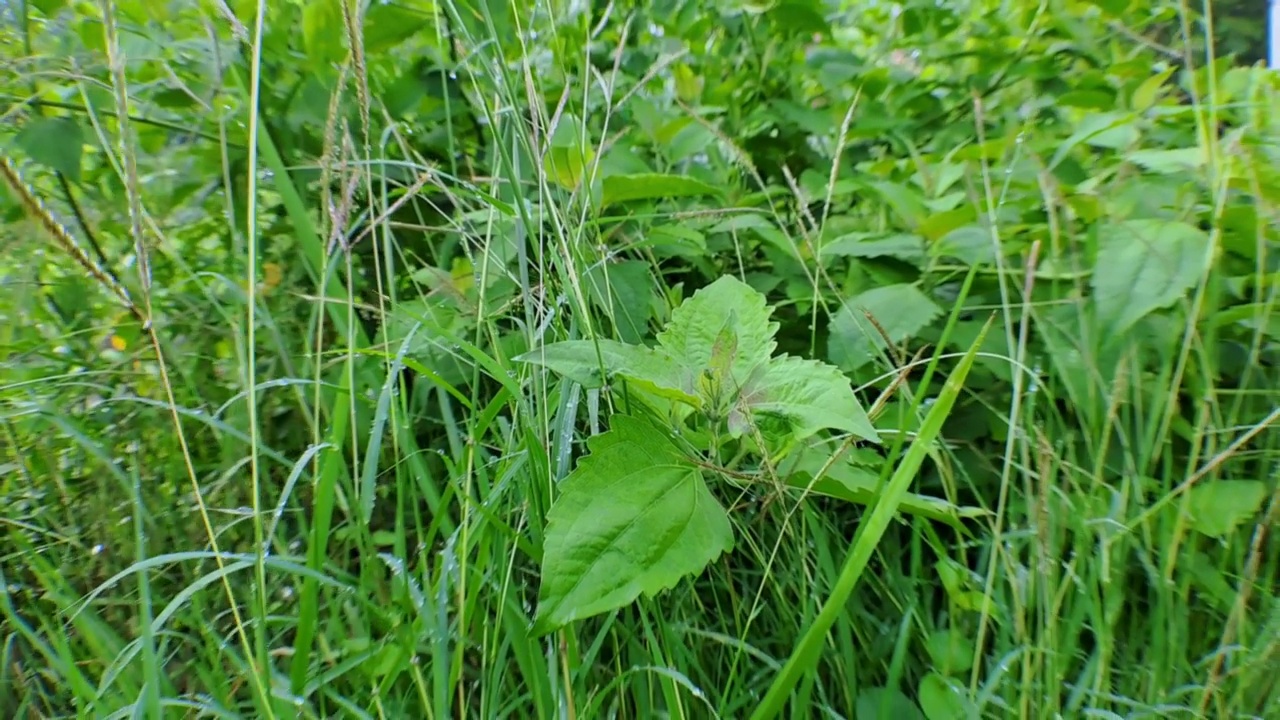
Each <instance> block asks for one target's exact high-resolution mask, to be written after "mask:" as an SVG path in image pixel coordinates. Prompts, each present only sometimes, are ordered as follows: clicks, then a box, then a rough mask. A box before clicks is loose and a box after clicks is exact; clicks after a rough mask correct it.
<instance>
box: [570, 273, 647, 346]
mask: <svg viewBox="0 0 1280 720" xmlns="http://www.w3.org/2000/svg"><path fill="white" fill-rule="evenodd" d="M584 280H585V282H584V283H583V284H584V285H585V286H586V288H587V290H588V294H589V295H590V296H591V300H592V301H593V302H594V303H595V305H596V306H597V307H599V308H600V309H601V310H603V311H604V312H605V314H606V315H608V316H609V318H610V319H611V320H612V321H613V327H614V329H615V331H616V332H617V334H618V336H619V337H620V338H621V339H622V340H623V341H624V342H628V343H633V344H635V343H639V342H640V340H641V338H642V337H644V335H645V334H646V333H647V332H648V327H649V320H650V318H651V317H652V316H653V278H652V277H651V276H650V273H649V263H647V262H644V261H643V260H624V261H622V262H618V263H609V264H603V263H602V264H598V265H595V266H593V267H592V268H591V269H590V270H588V271H587V272H586V274H585V275H584Z"/></svg>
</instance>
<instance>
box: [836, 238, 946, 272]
mask: <svg viewBox="0 0 1280 720" xmlns="http://www.w3.org/2000/svg"><path fill="white" fill-rule="evenodd" d="M822 254H823V255H824V256H825V255H843V256H846V257H893V258H898V259H899V260H905V261H907V262H909V263H914V264H916V265H919V264H921V263H922V262H923V261H924V239H923V238H921V237H920V236H919V235H908V234H905V233H900V234H897V235H888V236H883V235H877V234H873V233H852V234H849V235H843V236H841V237H838V238H836V239H835V240H832V241H831V243H830V244H827V245H824V246H823V248H822Z"/></svg>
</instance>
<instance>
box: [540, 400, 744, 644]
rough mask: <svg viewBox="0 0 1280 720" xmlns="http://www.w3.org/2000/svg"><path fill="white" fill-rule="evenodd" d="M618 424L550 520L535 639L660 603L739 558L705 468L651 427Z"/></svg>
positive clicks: (565, 488)
mask: <svg viewBox="0 0 1280 720" xmlns="http://www.w3.org/2000/svg"><path fill="white" fill-rule="evenodd" d="M611 422H612V429H611V430H610V431H609V432H608V433H605V434H604V435H603V436H600V437H599V438H593V439H592V440H590V441H588V445H589V446H590V447H591V450H592V452H591V454H590V455H588V456H587V457H586V458H584V459H583V460H582V461H581V462H580V463H579V464H578V467H577V468H576V469H575V470H574V471H573V472H572V473H570V475H569V476H568V477H567V478H565V479H564V482H563V483H562V484H561V487H560V490H561V492H560V497H559V499H558V500H557V501H556V503H555V504H554V505H553V506H552V508H551V512H550V513H548V516H547V538H546V543H545V545H544V551H543V558H542V586H541V588H540V591H539V598H538V610H537V615H536V619H535V623H534V628H533V632H534V633H535V634H538V635H542V634H545V633H548V632H551V631H552V630H555V629H556V628H559V627H562V626H564V625H566V624H568V623H570V622H573V621H574V620H577V619H581V618H585V617H590V616H593V615H598V614H600V613H603V612H608V611H609V610H613V609H615V608H619V607H622V606H623V605H626V604H628V603H630V602H632V601H633V600H635V599H636V598H637V597H639V596H640V595H641V594H642V593H643V594H645V595H650V596H651V595H654V594H657V593H658V592H660V591H662V590H664V589H667V588H670V587H672V586H674V585H675V584H676V582H678V581H679V580H680V579H681V578H684V577H685V576H688V575H691V574H694V573H698V572H701V571H702V570H703V569H704V568H705V567H706V566H707V564H708V563H710V562H712V561H713V560H715V559H716V558H717V557H719V556H720V554H721V553H725V552H729V551H731V550H732V549H733V528H732V526H731V525H730V524H729V516H728V514H727V513H726V512H725V510H724V508H723V507H721V505H720V503H719V502H717V501H716V499H715V497H714V496H712V494H711V492H710V490H709V489H708V488H707V486H706V483H705V482H704V481H703V479H702V472H701V470H700V469H699V468H698V466H696V465H694V464H692V463H690V462H689V461H687V460H686V459H685V458H684V456H683V455H682V454H681V452H680V449H679V448H678V447H676V446H675V445H674V444H673V443H672V442H671V440H670V439H669V438H668V437H667V436H666V435H665V434H664V433H662V432H661V431H659V430H657V429H656V428H654V427H653V426H651V425H648V424H647V423H645V422H644V421H642V420H638V419H635V418H631V417H628V416H625V415H614V416H613V418H612V420H611Z"/></svg>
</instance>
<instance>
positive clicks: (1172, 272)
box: [1092, 220, 1209, 336]
mask: <svg viewBox="0 0 1280 720" xmlns="http://www.w3.org/2000/svg"><path fill="white" fill-rule="evenodd" d="M1208 249H1209V237H1208V235H1206V234H1205V233H1204V231H1202V230H1200V229H1199V228H1196V227H1194V226H1192V225H1188V224H1187V223H1184V222H1177V221H1168V220H1129V221H1125V222H1122V223H1117V224H1114V225H1107V226H1104V227H1102V228H1101V229H1100V230H1099V237H1098V259H1097V266H1096V267H1095V269H1094V273H1093V283H1092V285H1093V302H1094V305H1095V307H1096V308H1097V317H1098V321H1099V322H1100V323H1101V324H1102V326H1103V328H1104V329H1105V332H1106V333H1108V334H1110V335H1113V336H1114V335H1119V334H1121V333H1123V332H1125V331H1126V330H1128V329H1129V328H1130V327H1132V326H1133V325H1134V323H1136V322H1138V321H1139V320H1141V319H1142V318H1143V317H1145V316H1146V315H1147V314H1149V313H1151V312H1153V311H1155V310H1158V309H1160V308H1163V307H1167V306H1169V305H1172V304H1173V303H1174V302H1175V301H1176V300H1177V299H1178V298H1180V297H1183V296H1184V295H1185V294H1186V292H1187V290H1188V289H1189V288H1190V287H1191V286H1192V285H1194V284H1195V282H1196V280H1197V279H1198V278H1199V277H1200V272H1201V270H1202V269H1203V267H1204V263H1205V253H1206V252H1207V251H1208Z"/></svg>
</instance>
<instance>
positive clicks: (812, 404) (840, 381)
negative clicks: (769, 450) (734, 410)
mask: <svg viewBox="0 0 1280 720" xmlns="http://www.w3.org/2000/svg"><path fill="white" fill-rule="evenodd" d="M742 404H743V405H744V406H745V407H746V408H748V409H749V410H750V411H751V412H752V413H760V414H763V415H772V416H775V417H781V418H784V419H786V420H787V421H788V422H789V423H790V425H791V429H792V431H793V432H794V433H795V436H796V437H797V438H801V439H803V438H805V437H808V436H810V435H812V434H813V433H815V432H817V431H819V430H821V429H823V428H835V429H837V430H843V431H845V432H849V433H853V434H854V435H856V436H858V437H860V438H862V439H863V440H870V441H871V442H875V443H878V442H880V435H879V434H878V433H877V432H876V429H875V427H874V426H873V425H872V424H871V421H870V420H869V419H868V418H867V414H866V412H865V411H863V409H862V405H861V404H859V403H858V399H857V397H856V396H854V394H853V388H852V387H850V385H849V380H848V378H846V377H845V376H844V375H843V374H842V373H841V372H840V371H839V370H837V369H836V368H834V367H832V366H831V365H827V364H825V363H820V362H817V361H816V360H804V359H801V358H796V357H791V356H788V355H784V356H782V357H779V358H775V359H774V360H773V362H771V363H769V366H768V368H767V369H766V370H765V371H764V373H763V374H761V375H760V376H758V377H757V379H755V380H754V381H753V382H752V384H751V386H750V387H749V388H748V389H747V390H746V392H744V393H743V396H742Z"/></svg>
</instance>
